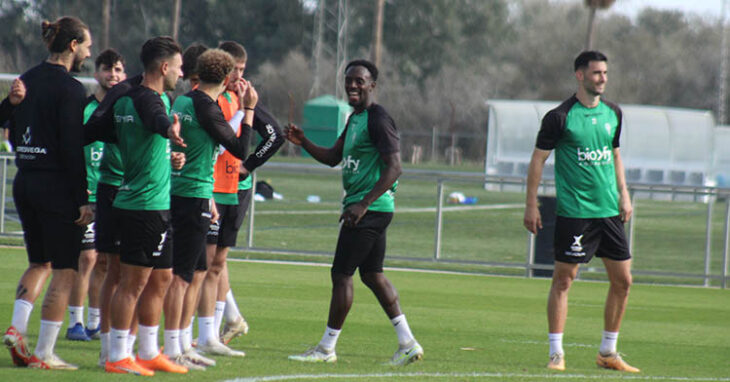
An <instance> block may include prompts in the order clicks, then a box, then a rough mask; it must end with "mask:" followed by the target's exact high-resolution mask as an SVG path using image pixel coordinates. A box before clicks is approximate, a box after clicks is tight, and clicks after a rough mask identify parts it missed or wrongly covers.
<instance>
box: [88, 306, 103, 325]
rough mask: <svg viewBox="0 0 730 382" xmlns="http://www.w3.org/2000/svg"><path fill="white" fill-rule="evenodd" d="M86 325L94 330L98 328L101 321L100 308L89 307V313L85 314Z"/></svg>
mask: <svg viewBox="0 0 730 382" xmlns="http://www.w3.org/2000/svg"><path fill="white" fill-rule="evenodd" d="M86 321H87V324H86V327H87V328H89V329H91V330H94V329H97V328H99V323H100V322H101V309H99V308H92V307H89V313H87V315H86Z"/></svg>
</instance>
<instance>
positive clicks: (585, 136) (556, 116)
mask: <svg viewBox="0 0 730 382" xmlns="http://www.w3.org/2000/svg"><path fill="white" fill-rule="evenodd" d="M620 135H621V109H620V108H619V107H618V105H616V104H613V103H611V102H608V101H605V100H601V101H600V102H599V104H598V106H596V107H594V108H587V107H585V106H583V104H581V103H580V102H579V101H578V99H577V98H576V97H575V96H573V97H571V98H569V99H568V100H566V101H565V102H563V103H562V104H561V105H560V106H558V107H557V108H556V109H553V110H551V111H549V112H548V113H547V114H546V115H545V117H544V118H543V120H542V126H541V127H540V132H539V133H538V136H537V144H536V146H537V148H539V149H542V150H552V149H555V187H556V190H557V198H558V207H557V209H558V210H557V214H558V216H564V217H569V218H605V217H611V216H616V215H618V214H619V210H618V189H617V186H616V172H615V169H614V158H613V149H614V148H618V147H619V137H620Z"/></svg>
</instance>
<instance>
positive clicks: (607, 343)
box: [598, 330, 618, 355]
mask: <svg viewBox="0 0 730 382" xmlns="http://www.w3.org/2000/svg"><path fill="white" fill-rule="evenodd" d="M617 341H618V332H607V331H605V330H604V331H603V337H601V348H600V349H599V350H598V351H599V352H601V354H603V355H607V354H612V353H615V352H616V342H617Z"/></svg>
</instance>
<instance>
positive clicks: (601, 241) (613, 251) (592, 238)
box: [554, 216, 631, 263]
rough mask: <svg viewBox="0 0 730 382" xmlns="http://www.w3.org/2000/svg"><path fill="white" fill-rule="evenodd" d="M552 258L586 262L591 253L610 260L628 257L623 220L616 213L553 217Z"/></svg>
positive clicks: (570, 261)
mask: <svg viewBox="0 0 730 382" xmlns="http://www.w3.org/2000/svg"><path fill="white" fill-rule="evenodd" d="M554 248H555V260H556V261H560V262H563V263H587V262H589V261H591V258H593V255H594V254H595V255H596V257H605V258H607V259H611V260H618V261H622V260H628V259H630V258H631V254H630V253H629V246H628V242H627V241H626V232H624V223H623V222H622V221H621V218H620V217H619V216H612V217H609V218H598V219H577V218H567V217H563V216H558V217H557V218H556V219H555V240H554Z"/></svg>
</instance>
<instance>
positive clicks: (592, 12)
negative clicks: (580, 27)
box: [583, 7, 596, 50]
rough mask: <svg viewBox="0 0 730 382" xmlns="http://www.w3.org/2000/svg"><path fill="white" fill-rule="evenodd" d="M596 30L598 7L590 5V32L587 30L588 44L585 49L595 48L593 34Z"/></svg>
mask: <svg viewBox="0 0 730 382" xmlns="http://www.w3.org/2000/svg"><path fill="white" fill-rule="evenodd" d="M595 31H596V8H595V7H590V13H589V14H588V32H586V44H585V46H584V49H583V50H591V49H593V35H594V34H595Z"/></svg>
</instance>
